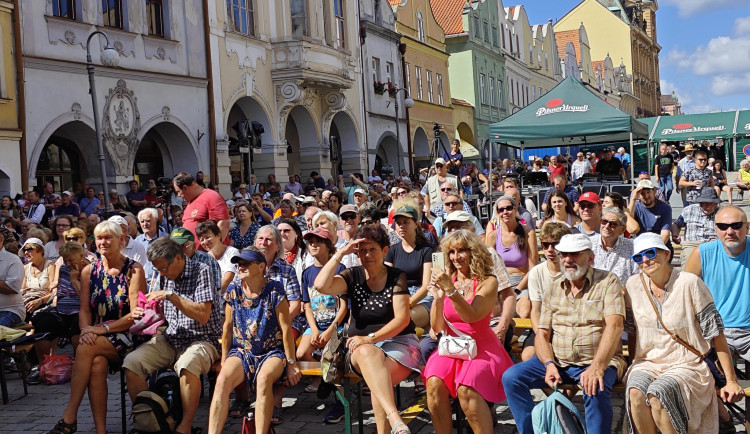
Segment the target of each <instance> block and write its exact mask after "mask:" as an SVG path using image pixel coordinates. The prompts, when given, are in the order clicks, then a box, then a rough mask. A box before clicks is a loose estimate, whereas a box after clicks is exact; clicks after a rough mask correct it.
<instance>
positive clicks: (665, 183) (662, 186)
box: [659, 173, 673, 203]
mask: <svg viewBox="0 0 750 434" xmlns="http://www.w3.org/2000/svg"><path fill="white" fill-rule="evenodd" d="M672 188H673V186H672V174H671V173H670V174H669V175H667V176H664V177H659V190H661V192H662V193H664V198H665V199H667V203H669V198H670V197H672Z"/></svg>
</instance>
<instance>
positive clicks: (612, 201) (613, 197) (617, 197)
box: [602, 191, 641, 238]
mask: <svg viewBox="0 0 750 434" xmlns="http://www.w3.org/2000/svg"><path fill="white" fill-rule="evenodd" d="M610 207H615V208H619V209H620V211H622V212H624V213H625V216H627V218H628V221H627V223H626V224H625V238H630V234H637V233H638V232H639V231H640V230H641V226H640V225H639V224H638V222H637V221H635V219H634V218H633V216H632V215H631V214H630V211H629V210H628V203H627V202H626V201H625V198H624V197H622V195H621V194H620V193H617V192H615V191H612V192H609V193H605V194H604V198H603V199H602V209H604V208H610Z"/></svg>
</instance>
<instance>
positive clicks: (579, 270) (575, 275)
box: [562, 264, 589, 281]
mask: <svg viewBox="0 0 750 434" xmlns="http://www.w3.org/2000/svg"><path fill="white" fill-rule="evenodd" d="M575 266H576V270H575V271H568V268H567V267H566V266H564V265H563V267H562V272H563V276H565V278H566V279H568V280H570V281H573V280H578V279H580V278H582V277H583V276H585V275H586V272H587V271H589V270H588V268H587V267H586V268H584V267H581V266H580V265H578V264H575Z"/></svg>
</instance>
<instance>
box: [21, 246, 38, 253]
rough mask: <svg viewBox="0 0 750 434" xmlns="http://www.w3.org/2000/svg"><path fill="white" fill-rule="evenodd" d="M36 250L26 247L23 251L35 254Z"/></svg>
mask: <svg viewBox="0 0 750 434" xmlns="http://www.w3.org/2000/svg"><path fill="white" fill-rule="evenodd" d="M34 250H36V249H35V248H33V247H26V248H25V249H22V251H23V252H24V253H26V252H33V251H34Z"/></svg>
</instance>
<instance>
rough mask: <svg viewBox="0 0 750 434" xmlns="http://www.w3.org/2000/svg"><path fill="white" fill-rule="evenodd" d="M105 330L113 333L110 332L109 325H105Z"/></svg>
mask: <svg viewBox="0 0 750 434" xmlns="http://www.w3.org/2000/svg"><path fill="white" fill-rule="evenodd" d="M104 328H105V329H107V333H111V332H110V331H109V324H104Z"/></svg>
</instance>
